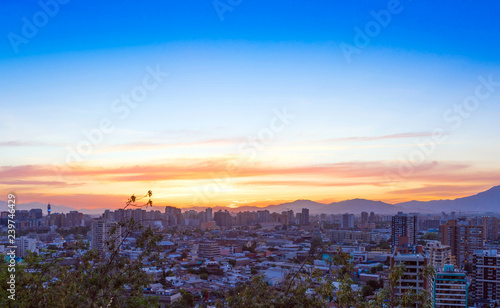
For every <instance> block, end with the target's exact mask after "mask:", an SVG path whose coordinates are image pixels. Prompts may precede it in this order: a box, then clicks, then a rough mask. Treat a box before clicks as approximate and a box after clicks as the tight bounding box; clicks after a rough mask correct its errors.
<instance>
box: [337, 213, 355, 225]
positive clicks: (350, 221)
mask: <svg viewBox="0 0 500 308" xmlns="http://www.w3.org/2000/svg"><path fill="white" fill-rule="evenodd" d="M340 227H341V228H342V229H352V228H354V215H353V214H348V213H345V214H343V215H342V220H341V222H340Z"/></svg>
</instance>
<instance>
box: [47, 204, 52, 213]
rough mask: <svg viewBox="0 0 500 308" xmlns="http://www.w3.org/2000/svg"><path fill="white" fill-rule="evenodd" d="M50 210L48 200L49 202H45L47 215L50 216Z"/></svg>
mask: <svg viewBox="0 0 500 308" xmlns="http://www.w3.org/2000/svg"><path fill="white" fill-rule="evenodd" d="M50 211H51V209H50V202H49V204H47V216H50Z"/></svg>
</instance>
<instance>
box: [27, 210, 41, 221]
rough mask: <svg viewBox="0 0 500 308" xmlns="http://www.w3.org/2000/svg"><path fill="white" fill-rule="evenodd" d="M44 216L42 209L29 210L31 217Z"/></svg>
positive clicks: (38, 217)
mask: <svg viewBox="0 0 500 308" xmlns="http://www.w3.org/2000/svg"><path fill="white" fill-rule="evenodd" d="M42 217H43V212H42V209H31V210H30V211H29V218H30V219H41V218H42Z"/></svg>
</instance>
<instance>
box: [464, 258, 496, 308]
mask: <svg viewBox="0 0 500 308" xmlns="http://www.w3.org/2000/svg"><path fill="white" fill-rule="evenodd" d="M498 268H500V255H499V254H498V252H497V250H476V251H474V260H473V263H472V292H471V295H472V298H473V299H475V300H486V301H490V302H494V301H499V300H500V271H499V270H498Z"/></svg>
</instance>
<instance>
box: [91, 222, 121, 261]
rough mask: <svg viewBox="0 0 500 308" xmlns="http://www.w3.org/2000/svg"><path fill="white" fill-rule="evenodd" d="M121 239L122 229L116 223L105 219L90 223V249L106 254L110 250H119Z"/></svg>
mask: <svg viewBox="0 0 500 308" xmlns="http://www.w3.org/2000/svg"><path fill="white" fill-rule="evenodd" d="M121 239H122V229H121V226H120V225H119V224H118V223H117V222H115V221H111V220H106V219H99V220H95V221H93V222H92V245H91V248H92V249H95V250H97V251H99V252H100V253H101V254H106V253H107V252H109V251H110V250H112V249H120V247H119V245H120V242H121Z"/></svg>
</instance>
